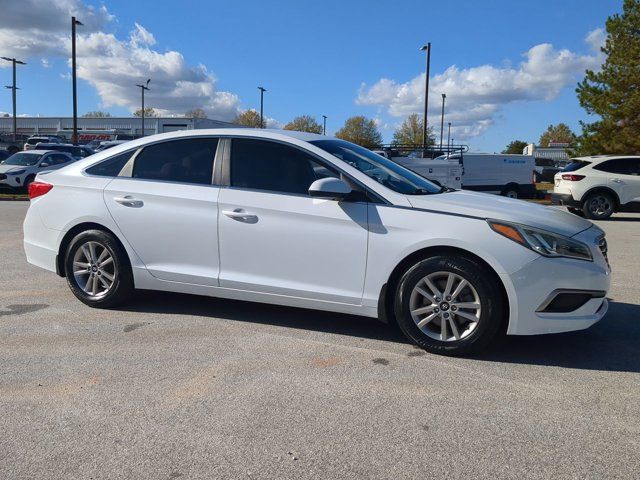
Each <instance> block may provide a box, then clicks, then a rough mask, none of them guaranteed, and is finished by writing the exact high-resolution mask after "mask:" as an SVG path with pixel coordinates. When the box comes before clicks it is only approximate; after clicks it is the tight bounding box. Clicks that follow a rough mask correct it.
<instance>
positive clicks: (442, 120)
mask: <svg viewBox="0 0 640 480" xmlns="http://www.w3.org/2000/svg"><path fill="white" fill-rule="evenodd" d="M445 98H447V94H446V93H443V94H442V115H441V116H440V150H442V137H443V136H444V99H445Z"/></svg>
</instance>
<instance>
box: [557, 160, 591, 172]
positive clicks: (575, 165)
mask: <svg viewBox="0 0 640 480" xmlns="http://www.w3.org/2000/svg"><path fill="white" fill-rule="evenodd" d="M590 163H591V162H585V161H584V160H573V161H572V162H571V163H570V164H569V165H567V166H566V167H564V168H563V169H562V171H563V172H575V171H576V170H580V169H581V168H582V167H586V166H587V165H589V164H590Z"/></svg>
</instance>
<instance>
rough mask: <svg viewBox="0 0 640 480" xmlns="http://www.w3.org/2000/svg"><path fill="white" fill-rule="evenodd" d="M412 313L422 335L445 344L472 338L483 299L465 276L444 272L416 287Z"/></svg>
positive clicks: (410, 301)
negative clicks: (470, 336) (481, 299)
mask: <svg viewBox="0 0 640 480" xmlns="http://www.w3.org/2000/svg"><path fill="white" fill-rule="evenodd" d="M409 309H410V312H411V317H412V319H413V321H414V322H415V324H416V326H417V327H418V328H419V329H420V331H422V332H423V333H424V334H425V335H427V336H429V337H430V338H432V339H434V340H440V341H444V342H454V341H458V340H461V339H463V338H466V337H468V336H469V335H471V333H473V331H474V330H475V329H476V328H477V326H478V323H479V322H480V315H481V313H482V306H481V304H480V297H479V295H478V292H477V290H476V289H475V287H474V286H473V285H472V284H471V282H469V281H468V280H467V279H465V278H464V277H463V276H462V275H459V274H456V273H453V272H444V271H443V272H435V273H432V274H430V275H427V276H426V277H424V278H423V279H422V280H420V281H419V282H418V283H417V284H416V286H415V287H414V288H413V290H412V291H411V296H410V299H409Z"/></svg>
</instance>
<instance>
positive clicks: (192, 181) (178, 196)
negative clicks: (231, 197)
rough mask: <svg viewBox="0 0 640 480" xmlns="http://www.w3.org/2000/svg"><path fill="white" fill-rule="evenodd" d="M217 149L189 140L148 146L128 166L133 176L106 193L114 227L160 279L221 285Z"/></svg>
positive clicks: (117, 181)
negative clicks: (215, 174)
mask: <svg viewBox="0 0 640 480" xmlns="http://www.w3.org/2000/svg"><path fill="white" fill-rule="evenodd" d="M217 144H218V140H217V139H215V138H191V139H183V140H170V141H164V142H160V143H155V144H152V145H149V146H147V147H144V148H143V149H142V150H141V151H140V152H138V153H137V154H136V155H135V156H134V157H133V159H132V160H131V161H130V163H129V164H127V166H126V167H125V171H127V170H128V174H129V176H128V177H127V176H120V177H117V178H115V179H114V180H113V181H111V182H110V183H109V184H108V185H107V187H106V188H105V190H104V200H105V203H106V205H107V208H108V209H109V212H110V213H111V215H112V216H113V219H114V220H115V222H116V224H117V225H118V227H119V228H120V230H121V231H122V233H123V235H124V236H125V238H126V239H127V241H128V242H129V243H130V244H131V246H132V247H133V249H134V250H135V252H136V253H137V254H138V256H139V257H140V259H141V260H142V262H143V263H144V264H145V266H146V268H147V270H148V271H149V272H150V273H151V274H152V275H153V276H155V277H157V278H159V279H162V280H170V281H176V282H183V283H192V284H197V285H209V286H217V285H218V272H219V261H218V232H217V228H218V226H217V222H218V205H217V201H218V193H219V191H220V189H219V188H218V187H215V186H213V185H212V178H213V162H214V157H215V152H216V147H217ZM121 175H123V174H121Z"/></svg>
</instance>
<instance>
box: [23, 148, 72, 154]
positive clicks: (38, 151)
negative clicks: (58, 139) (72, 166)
mask: <svg viewBox="0 0 640 480" xmlns="http://www.w3.org/2000/svg"><path fill="white" fill-rule="evenodd" d="M51 152H53V153H67V152H58V151H57V150H39V149H38V150H25V151H23V152H22V153H29V154H32V153H40V154H43V153H51Z"/></svg>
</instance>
